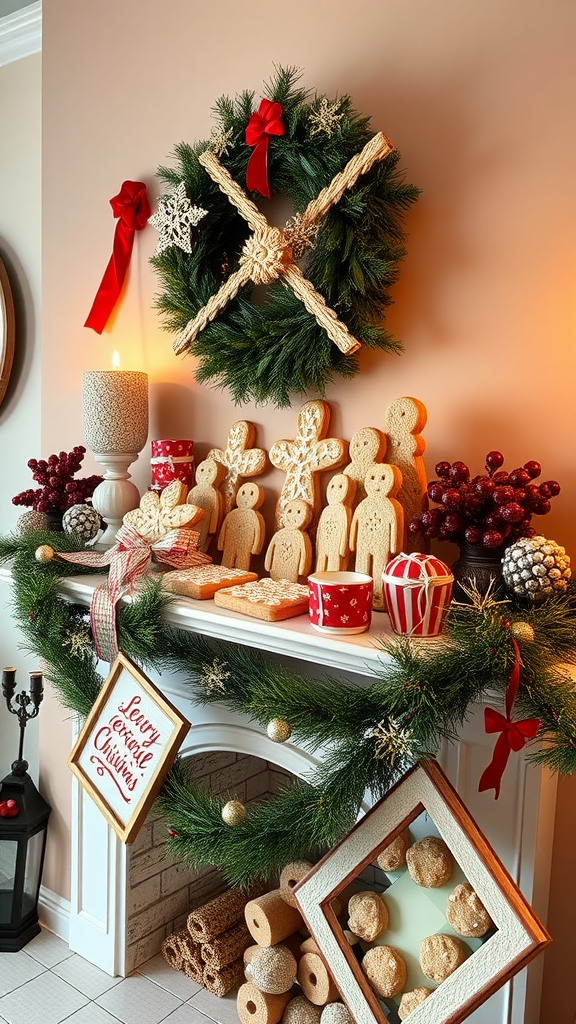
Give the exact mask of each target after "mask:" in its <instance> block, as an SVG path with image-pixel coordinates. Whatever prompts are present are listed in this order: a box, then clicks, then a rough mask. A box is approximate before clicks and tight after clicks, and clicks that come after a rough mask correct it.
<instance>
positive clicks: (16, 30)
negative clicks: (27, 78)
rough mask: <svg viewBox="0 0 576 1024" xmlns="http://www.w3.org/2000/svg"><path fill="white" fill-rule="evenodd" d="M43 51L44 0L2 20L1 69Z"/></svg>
mask: <svg viewBox="0 0 576 1024" xmlns="http://www.w3.org/2000/svg"><path fill="white" fill-rule="evenodd" d="M41 50H42V0H36V3H33V4H29V5H28V7H24V8H22V10H21V11H15V12H14V14H7V15H6V16H5V17H4V18H0V67H2V66H3V65H4V64H11V63H12V61H15V60H20V58H21V57H30V56H31V54H33V53H40V51H41Z"/></svg>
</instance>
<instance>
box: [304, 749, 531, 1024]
mask: <svg viewBox="0 0 576 1024" xmlns="http://www.w3.org/2000/svg"><path fill="white" fill-rule="evenodd" d="M426 815H427V816H428V818H426V817H425V816H426ZM420 816H422V817H420ZM423 819H424V820H426V821H430V820H431V823H433V825H434V826H435V829H434V831H435V832H436V833H437V834H439V835H440V837H441V838H442V839H444V841H445V843H446V844H447V846H448V847H449V849H450V851H451V853H452V855H453V857H454V860H455V866H456V867H457V868H460V869H461V870H462V872H463V874H464V875H465V877H466V879H467V880H468V881H469V882H470V884H471V885H472V887H473V889H474V890H475V892H476V893H477V894H478V896H479V897H480V899H481V901H482V903H483V904H484V906H485V908H486V910H487V911H488V913H489V914H490V917H491V918H492V921H493V922H494V925H495V928H494V929H493V930H492V932H488V936H489V937H488V938H487V939H486V941H484V942H483V944H481V945H479V948H477V949H475V951H473V952H472V953H471V955H470V956H469V958H468V959H467V960H466V961H465V962H464V963H463V964H461V966H460V967H458V968H457V970H456V971H454V973H453V974H451V975H450V976H449V977H448V978H446V980H445V981H443V982H442V983H441V984H440V985H438V987H437V988H434V982H431V981H426V982H425V984H426V985H427V986H428V987H430V988H433V989H434V991H433V992H432V994H431V995H430V996H428V998H426V999H425V1000H424V1001H423V1002H422V1003H420V1005H419V1006H417V1007H416V1008H415V1009H414V1010H413V1011H412V1012H411V1013H410V1014H409V1016H408V1017H407V1019H408V1020H409V1021H410V1024H460V1022H461V1021H463V1020H465V1019H466V1017H468V1016H469V1014H470V1013H472V1011H473V1010H475V1009H476V1008H477V1007H478V1006H480V1004H481V1003H483V1002H484V1001H485V1000H486V999H487V998H488V997H489V996H490V995H492V993H493V992H495V991H496V990H497V989H498V988H500V986H501V985H503V984H504V983H505V982H506V981H508V980H509V979H510V978H511V977H512V976H513V975H514V974H516V973H517V971H519V970H520V969H521V968H522V967H524V966H525V965H526V964H527V963H528V962H529V961H530V960H531V959H532V958H533V957H534V956H536V954H537V953H539V952H540V951H541V950H542V949H543V948H544V946H546V945H547V944H548V943H549V942H550V941H551V940H550V936H549V935H548V933H547V931H546V930H545V928H544V927H543V926H542V924H541V923H540V921H539V920H538V918H537V917H536V916H535V914H534V913H533V911H532V909H531V908H530V906H529V904H528V903H527V902H526V900H525V898H524V896H523V895H522V893H521V892H520V890H519V889H518V887H517V885H516V884H515V883H514V881H513V880H512V878H511V877H510V875H509V874H508V872H507V871H506V868H505V867H504V866H503V864H502V863H501V861H500V860H499V858H498V856H497V855H496V853H495V852H494V850H493V849H492V847H491V846H490V844H489V843H488V841H487V839H486V838H485V837H484V835H483V834H482V833H481V832H480V829H479V828H478V826H477V825H476V823H475V821H474V820H473V818H472V817H471V815H470V814H469V812H468V810H467V809H466V807H465V806H464V804H463V803H462V801H461V800H460V797H459V796H458V794H457V793H456V791H455V790H454V789H453V787H452V785H451V784H450V782H449V781H448V779H447V778H446V776H445V775H444V773H443V771H442V769H441V768H440V767H439V765H438V764H437V763H436V762H435V761H427V762H422V763H420V764H418V765H416V766H415V767H414V768H412V769H411V770H410V771H409V772H407V773H406V775H404V776H403V777H402V778H401V779H400V781H399V782H398V783H397V784H396V785H395V786H394V787H393V788H392V789H391V790H390V791H389V792H388V793H387V794H386V796H385V797H384V798H383V799H382V800H380V801H379V803H377V804H376V805H375V806H374V807H373V808H371V809H370V810H369V811H368V812H367V814H366V815H365V816H364V817H363V818H362V819H361V820H360V821H359V822H358V823H357V824H356V825H355V826H354V827H353V828H352V830H351V831H350V832H349V833H348V835H347V836H345V837H344V839H342V840H341V842H340V843H338V845H337V846H336V847H335V848H334V849H333V850H331V851H330V852H329V853H328V854H326V856H325V857H323V858H322V860H320V861H319V862H318V864H316V865H315V866H314V867H313V868H312V869H311V871H310V872H309V873H308V874H307V875H306V877H305V878H303V879H302V880H301V881H300V882H299V883H298V885H297V886H295V888H294V896H295V898H296V901H297V903H298V905H299V907H300V909H301V911H302V914H303V915H304V918H305V920H306V923H307V925H308V927H309V929H310V932H311V934H312V936H313V937H314V938H315V940H316V942H317V944H318V946H319V948H320V950H321V952H322V956H323V958H324V960H325V961H326V964H327V966H328V968H329V970H330V972H331V973H332V975H333V977H334V980H335V982H336V985H337V986H338V988H339V990H340V992H341V995H342V998H343V999H344V1001H345V1002H346V1004H347V1005H348V1007H349V1009H350V1013H351V1014H352V1016H353V1018H354V1020H355V1022H356V1024H387V1021H388V1020H389V1015H388V1013H385V1012H384V1007H383V1004H381V1003H380V1001H379V998H378V997H377V995H376V994H375V992H374V991H373V989H372V988H371V986H370V985H369V983H368V979H367V978H366V976H365V974H364V972H363V970H362V967H361V966H360V963H359V962H358V960H357V959H356V957H355V955H354V952H353V950H352V948H351V946H350V945H349V943H348V941H347V939H346V936H345V935H344V931H343V926H342V925H341V924H340V923H339V921H338V919H337V917H336V913H335V909H333V907H332V906H331V903H332V901H333V900H335V899H336V898H337V897H339V896H340V895H341V894H342V893H343V892H344V890H345V889H346V888H347V887H348V886H349V885H350V883H351V882H352V881H353V880H354V879H356V878H357V877H358V875H359V874H360V873H361V872H363V871H365V870H366V869H367V868H368V866H369V865H371V864H372V863H373V862H374V861H375V859H376V857H377V856H378V854H379V853H380V852H381V851H382V850H383V849H384V848H385V847H386V846H388V845H389V844H390V843H391V842H392V840H393V839H395V838H396V837H397V836H398V835H399V834H400V833H401V832H402V831H403V830H404V829H405V828H407V827H408V826H410V825H411V824H413V823H415V822H417V821H418V820H419V821H422V820H423ZM429 891H431V890H424V892H429ZM384 896H386V893H384ZM448 930H449V929H448ZM464 941H466V940H464ZM468 941H469V942H471V941H473V942H475V943H479V940H468ZM382 942H384V943H385V942H386V932H384V933H383V934H382ZM390 945H392V946H393V945H394V943H393V942H391V943H390ZM418 951H419V947H417V948H416V950H414V956H415V957H417V955H418ZM422 984H424V982H422ZM410 987H411V986H408V988H410ZM392 1019H393V1020H397V1019H398V1018H397V1017H395V1016H392Z"/></svg>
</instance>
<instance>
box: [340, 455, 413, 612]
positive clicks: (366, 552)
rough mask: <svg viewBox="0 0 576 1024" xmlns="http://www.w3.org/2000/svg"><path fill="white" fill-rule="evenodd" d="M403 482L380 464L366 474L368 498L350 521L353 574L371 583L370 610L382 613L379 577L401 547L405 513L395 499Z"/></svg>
mask: <svg viewBox="0 0 576 1024" xmlns="http://www.w3.org/2000/svg"><path fill="white" fill-rule="evenodd" d="M401 483H402V478H401V475H400V470H399V469H397V468H396V466H389V465H388V464H387V463H382V465H380V466H374V468H373V469H371V470H370V472H368V473H367V474H366V479H365V481H364V486H365V488H366V494H367V497H366V498H364V500H363V501H361V502H360V504H359V505H358V508H357V509H356V511H355V513H354V516H353V518H352V526H351V528H350V550H351V551H355V552H356V561H355V565H354V568H355V570H356V572H363V573H367V574H368V576H372V578H373V580H374V600H373V604H372V606H373V608H376V609H377V610H379V611H383V610H384V594H383V592H382V573H383V571H384V568H385V566H386V564H387V563H388V562H389V560H390V558H391V557H392V555H395V554H398V552H399V551H400V550H401V546H402V537H403V528H404V513H403V510H402V506H401V505H400V503H399V502H398V501H396V499H395V497H394V495H395V494H396V493H397V491H398V490H399V489H400V485H401Z"/></svg>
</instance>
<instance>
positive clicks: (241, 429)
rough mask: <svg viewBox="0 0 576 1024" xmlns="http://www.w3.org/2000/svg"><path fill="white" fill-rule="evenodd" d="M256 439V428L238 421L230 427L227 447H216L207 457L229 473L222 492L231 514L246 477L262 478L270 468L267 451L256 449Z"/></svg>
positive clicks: (226, 508)
mask: <svg viewBox="0 0 576 1024" xmlns="http://www.w3.org/2000/svg"><path fill="white" fill-rule="evenodd" d="M255 439H256V427H255V426H254V424H253V423H248V421H247V420H237V421H236V423H233V424H232V426H231V427H230V431H229V434H228V441H227V442H226V447H225V448H224V449H222V448H212V449H211V451H209V452H208V455H207V456H206V458H208V459H215V460H216V462H220V463H221V464H222V465H223V466H224V468H225V470H226V473H225V476H224V483H223V484H222V493H223V495H224V513H225V514H227V513H228V512H230V511H231V509H232V507H233V505H234V499H235V497H236V492H237V490H238V488H239V486H240V480H241V478H242V477H246V476H259V475H260V473H263V472H264V470H265V469H266V452H265V451H264V449H263V448H252V445H253V444H254V441H255Z"/></svg>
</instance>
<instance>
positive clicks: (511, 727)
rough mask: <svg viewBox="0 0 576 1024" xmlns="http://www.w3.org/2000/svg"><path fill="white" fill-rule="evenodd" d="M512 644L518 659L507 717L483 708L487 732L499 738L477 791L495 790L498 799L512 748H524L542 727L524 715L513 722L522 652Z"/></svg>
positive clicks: (508, 691)
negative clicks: (493, 733)
mask: <svg viewBox="0 0 576 1024" xmlns="http://www.w3.org/2000/svg"><path fill="white" fill-rule="evenodd" d="M512 645H513V647H514V654H515V659H514V667H513V668H512V671H511V673H510V679H509V682H508V687H507V689H506V718H504V715H501V714H500V712H499V711H494V710H493V709H492V708H485V709H484V728H485V729H486V732H499V733H500V735H499V737H498V739H497V740H496V746H495V747H494V753H493V755H492V760H491V762H490V764H489V765H488V767H487V768H486V769H485V770H484V771H483V772H482V777H481V779H480V782H479V783H478V792H479V793H483V792H484V790H485V789H493V790H494V799H495V800H497V799H498V797H499V796H500V783H501V782H502V776H503V774H504V770H505V768H506V765H507V764H508V758H509V757H510V752H511V751H512V750H514V751H518V750H522V747H525V746H526V744H527V742H528V740H533V739H534V737H535V735H536V733H537V732H538V729H539V728H540V720H539V719H538V718H525V719H523V721H521V722H513V721H512V708H513V706H514V701H515V700H516V694H517V693H518V685H519V683H520V651H519V650H518V644H517V643H516V641H515V640H513V641H512Z"/></svg>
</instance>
